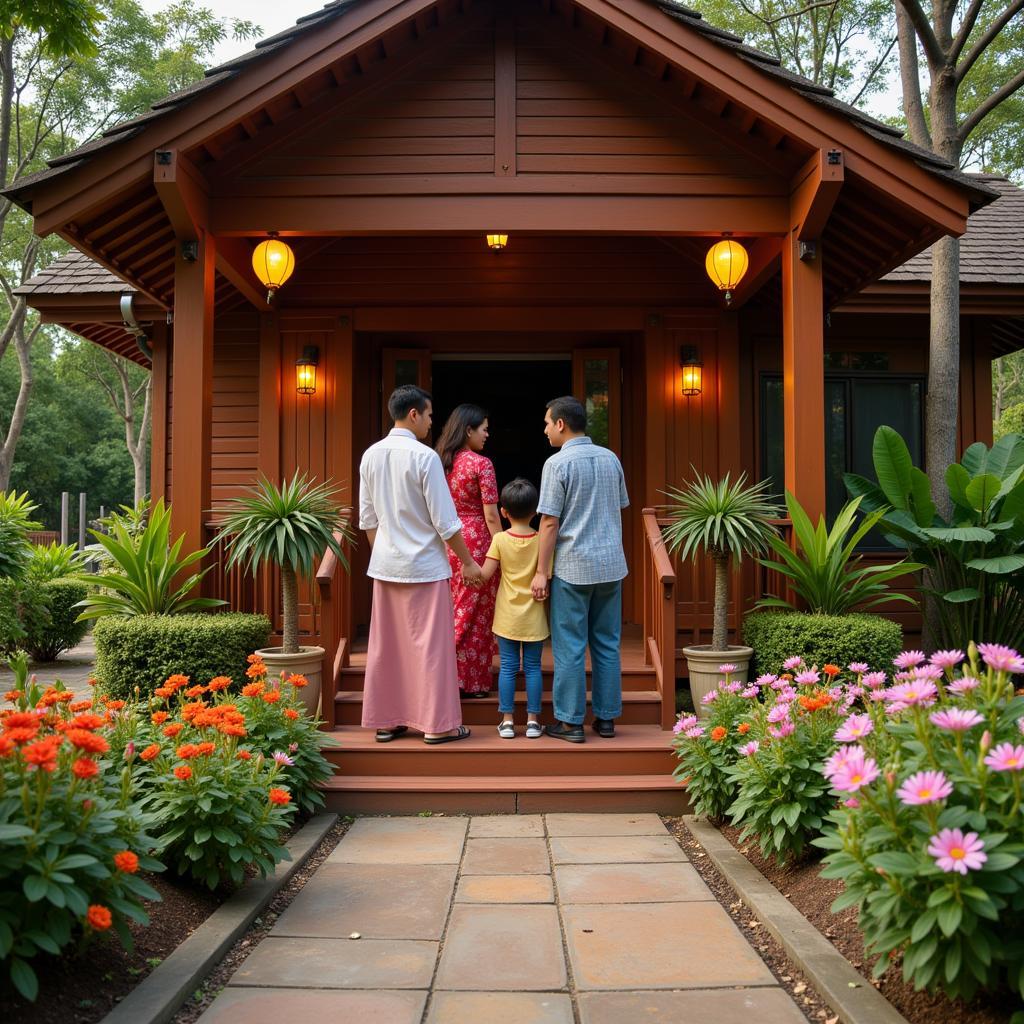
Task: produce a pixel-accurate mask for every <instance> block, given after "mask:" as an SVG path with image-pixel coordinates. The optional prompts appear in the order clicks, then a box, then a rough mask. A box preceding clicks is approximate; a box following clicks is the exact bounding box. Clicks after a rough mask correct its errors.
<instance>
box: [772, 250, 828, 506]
mask: <svg viewBox="0 0 1024 1024" xmlns="http://www.w3.org/2000/svg"><path fill="white" fill-rule="evenodd" d="M803 245H805V243H802V242H800V241H799V240H798V238H797V233H796V232H795V231H794V232H793V233H791V234H790V236H789V238H788V239H787V240H786V244H785V245H784V246H783V248H782V392H783V437H784V450H785V463H786V469H785V480H786V490H787V491H790V492H791V493H792V494H794V495H795V496H796V498H797V500H798V501H799V502H800V504H801V505H803V507H804V510H805V511H806V512H807V514H808V516H810V518H811V522H813V523H817V521H818V517H819V516H820V515H823V514H824V512H825V354H824V345H825V310H824V299H823V294H822V273H821V263H822V252H821V243H820V242H818V243H817V244H816V245H815V250H814V256H813V257H810V255H809V253H808V252H807V250H806V249H805V250H804V258H801V246H803Z"/></svg>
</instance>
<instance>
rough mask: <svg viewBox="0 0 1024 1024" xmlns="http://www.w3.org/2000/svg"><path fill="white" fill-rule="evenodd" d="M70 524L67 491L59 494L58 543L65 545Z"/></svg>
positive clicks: (69, 503)
mask: <svg viewBox="0 0 1024 1024" xmlns="http://www.w3.org/2000/svg"><path fill="white" fill-rule="evenodd" d="M70 523H71V495H70V494H69V493H68V492H67V491H61V492H60V542H61V544H67V542H68V535H69V526H70Z"/></svg>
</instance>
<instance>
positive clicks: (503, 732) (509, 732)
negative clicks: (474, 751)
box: [498, 722, 516, 740]
mask: <svg viewBox="0 0 1024 1024" xmlns="http://www.w3.org/2000/svg"><path fill="white" fill-rule="evenodd" d="M498 735H499V736H500V737H501V738H502V739H503V740H514V739H515V738H516V727H515V726H514V725H513V724H512V723H511V722H499V723H498Z"/></svg>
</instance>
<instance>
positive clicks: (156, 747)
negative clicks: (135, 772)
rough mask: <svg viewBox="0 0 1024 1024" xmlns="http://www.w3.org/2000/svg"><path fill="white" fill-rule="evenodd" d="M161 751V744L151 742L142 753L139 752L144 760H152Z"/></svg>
mask: <svg viewBox="0 0 1024 1024" xmlns="http://www.w3.org/2000/svg"><path fill="white" fill-rule="evenodd" d="M159 753H160V744H159V743H150V745H149V746H148V747H146V749H145V750H144V751H143V752H142V753H141V754H139V757H141V758H142V760H143V761H152V760H153V758H154V757H156V755H157V754H159Z"/></svg>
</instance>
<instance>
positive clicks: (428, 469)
mask: <svg viewBox="0 0 1024 1024" xmlns="http://www.w3.org/2000/svg"><path fill="white" fill-rule="evenodd" d="M359 528H360V529H361V530H376V531H377V538H376V540H375V541H374V544H373V553H372V554H371V555H370V566H369V568H368V569H367V575H369V576H372V577H373V578H374V579H378V580H385V581H386V582H390V583H435V582H437V581H438V580H447V579H451V575H452V571H451V567H450V566H449V565H448V554H447V551H446V550H445V543H444V542H445V541H446V540H448V538H449V537H453V536H454V535H455V534H456V533H458V532H459V530H461V529H462V522H461V520H460V519H459V515H458V513H457V512H456V511H455V502H454V501H452V495H451V492H450V491H449V490H448V482H447V481H446V480H445V478H444V468H443V467H442V465H441V459H440V457H439V456H438V454H437V452H435V451H434V450H433V449H432V448H428V447H427V446H426V445H425V444H423V443H421V442H420V441H417V440H416V436H415V435H414V434H413V432H412V431H411V430H404V429H402V428H401V427H395V428H394V429H393V430H392V431H391V433H390V434H388V436H387V437H385V438H383V439H382V440H380V441H378V442H377V443H376V444H373V445H370V447H369V448H367V449H366V451H365V452H363V458H362V461H361V462H360V463H359Z"/></svg>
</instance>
